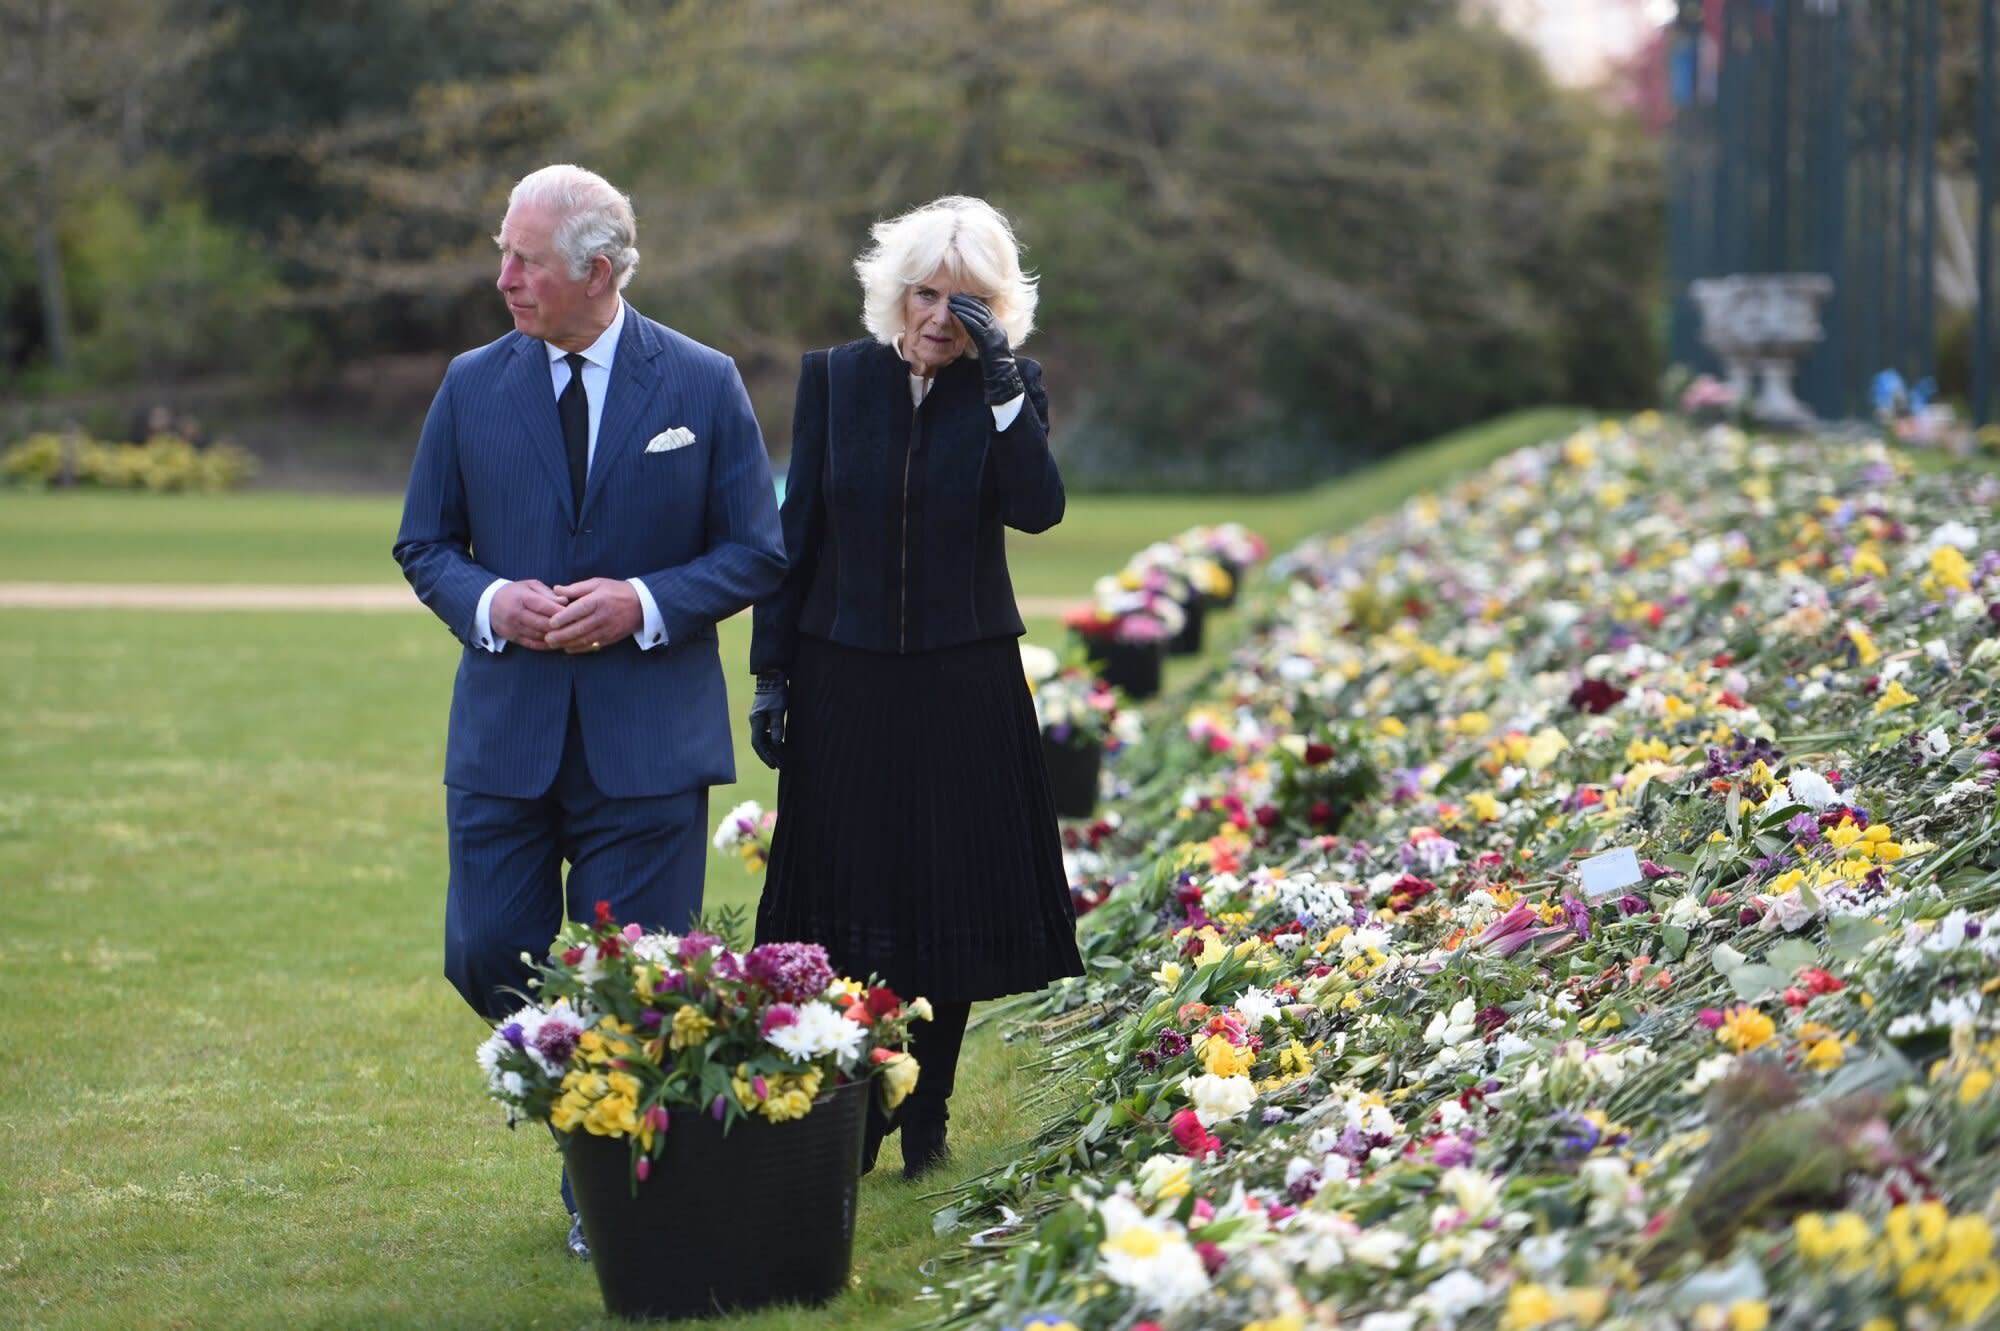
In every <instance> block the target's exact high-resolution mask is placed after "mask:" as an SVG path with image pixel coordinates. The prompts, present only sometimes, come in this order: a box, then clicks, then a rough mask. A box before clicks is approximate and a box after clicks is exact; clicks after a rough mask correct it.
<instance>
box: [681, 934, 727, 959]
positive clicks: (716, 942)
mask: <svg viewBox="0 0 2000 1331" xmlns="http://www.w3.org/2000/svg"><path fill="white" fill-rule="evenodd" d="M721 946H722V940H721V939H720V938H717V937H716V936H715V935H714V934H705V933H703V932H702V931H701V930H699V929H696V930H694V931H693V932H691V933H689V934H688V936H687V937H685V938H683V939H681V965H683V966H691V965H693V964H694V963H695V961H696V959H697V958H700V957H702V956H705V955H707V954H708V953H710V952H713V951H715V949H717V948H719V947H721Z"/></svg>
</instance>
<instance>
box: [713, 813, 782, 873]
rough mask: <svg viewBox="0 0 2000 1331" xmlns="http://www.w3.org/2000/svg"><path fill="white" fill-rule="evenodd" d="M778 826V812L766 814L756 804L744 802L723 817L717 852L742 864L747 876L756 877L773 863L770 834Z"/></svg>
mask: <svg viewBox="0 0 2000 1331" xmlns="http://www.w3.org/2000/svg"><path fill="white" fill-rule="evenodd" d="M777 825H778V811H777V810H776V809H773V810H771V811H770V812H769V813H766V812H764V806H763V805H761V804H759V803H758V802H757V801H756V800H744V801H743V802H742V803H741V804H739V805H737V806H736V807H735V808H733V809H731V810H730V811H729V812H728V813H725V814H723V815H722V821H721V822H720V823H717V824H716V826H715V841H714V845H715V848H716V849H717V850H719V851H721V852H722V853H723V854H725V855H736V856H739V857H740V858H741V859H742V860H743V869H744V872H746V873H757V872H759V871H761V870H762V869H763V867H764V866H765V865H766V864H768V863H769V862H770V860H771V833H772V832H773V830H775V829H776V827H777Z"/></svg>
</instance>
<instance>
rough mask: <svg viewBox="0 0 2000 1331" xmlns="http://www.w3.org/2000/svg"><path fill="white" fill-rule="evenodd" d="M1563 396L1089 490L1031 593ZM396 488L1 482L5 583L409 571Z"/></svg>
mask: <svg viewBox="0 0 2000 1331" xmlns="http://www.w3.org/2000/svg"><path fill="white" fill-rule="evenodd" d="M1576 417H1577V413H1576V412H1574V411H1570V410H1565V409H1562V408H1544V409H1541V410H1536V411H1524V412H1517V413H1515V414H1514V415H1511V416H1505V417H1502V418H1501V419H1499V420H1497V421H1493V422H1490V423H1488V424H1485V425H1480V426H1475V427H1473V428H1471V429H1469V430H1462V431H1460V432H1458V433H1456V434H1453V435H1448V436H1446V437H1445V438H1443V439H1440V440H1437V441H1435V442H1434V443H1431V444H1429V445H1426V446H1424V447H1421V448H1415V449H1411V450H1408V451H1407V452H1404V453H1401V454H1398V455H1397V456H1396V457H1395V458H1392V459H1391V460H1390V461H1388V462H1386V463H1383V464H1381V465H1380V466H1376V467H1371V468H1369V469H1367V470H1365V471H1361V472H1357V473H1355V474H1354V475H1352V476H1349V477H1345V478H1343V479H1341V480H1338V481H1334V482H1332V483H1330V484H1328V485H1324V486H1321V487H1319V488H1317V489H1314V490H1308V491H1305V492H1303V493H1299V494H1284V495H1251V496H1234V495H1232V496H1226V497H1220V498H1218V497H1216V496H1212V495H1168V496H1153V495H1145V496H1130V497H1121V496H1100V495H1080V496H1077V497H1076V498H1074V499H1072V500H1071V501H1070V505H1069V512H1068V515H1067V516H1066V517H1065V518H1064V520H1063V522H1062V525H1060V526H1058V527H1057V528H1055V530H1053V531H1051V532H1048V533H1045V534H1043V535H1041V536H1032V537H1024V536H1018V535H1017V536H1013V537H1012V538H1011V543H1010V546H1009V552H1008V553H1009V559H1010V561H1011V563H1012V567H1013V572H1014V584H1015V587H1016V589H1017V590H1018V591H1019V592H1020V593H1021V594H1022V595H1024V596H1078V595H1081V594H1084V593H1086V592H1087V591H1088V590H1089V586H1090V580H1091V579H1092V578H1095V577H1096V576H1097V575H1099V574H1100V573H1107V572H1109V571H1111V570H1112V569H1114V568H1116V567H1117V566H1118V565H1119V564H1121V563H1123V562H1124V560H1125V558H1126V556H1127V555H1129V554H1131V553H1132V552H1133V551H1134V550H1136V549H1138V548H1139V547H1140V546H1142V545H1144V544H1146V543H1147V542H1149V541H1155V540H1158V539H1160V538H1161V537H1165V536H1171V535H1173V534H1174V533H1175V532H1178V531H1181V530H1183V529H1185V528H1187V527H1190V526H1193V525H1194V524H1196V523H1200V522H1223V521H1228V520H1232V519H1233V520H1235V521H1239V522H1243V523H1246V524H1248V525H1249V526H1251V527H1252V528H1254V529H1256V530H1257V531H1259V532H1262V533H1263V534H1264V536H1265V537H1266V538H1267V539H1269V540H1270V542H1271V544H1272V546H1273V548H1274V549H1284V548H1285V547H1286V546H1288V545H1291V544H1293V543H1294V542H1296V541H1298V540H1299V539H1300V538H1302V537H1304V536H1306V535H1308V534H1309V533H1311V532H1315V531H1324V530H1327V529H1330V528H1336V527H1342V526H1346V525H1347V524H1349V523H1351V522H1354V521H1357V520H1358V519H1360V518H1363V517H1366V516H1368V515H1369V514H1371V513H1377V512H1380V511H1382V509H1384V508H1386V507H1390V506H1393V505H1394V504H1396V503H1399V502H1401V500H1402V499H1403V497H1404V496H1406V495H1408V494H1410V493H1411V492H1412V491H1413V490H1415V489H1418V488H1421V487H1422V486H1424V485H1426V484H1429V483H1430V482H1431V481H1432V480H1433V479H1434V478H1435V477H1437V476H1438V475H1440V474H1443V473H1445V472H1449V471H1453V470H1457V469H1460V468H1465V467H1472V466H1477V465H1479V464H1481V463H1483V462H1485V461H1487V460H1489V459H1491V458H1493V457H1495V456H1497V455H1498V454H1500V453H1504V452H1506V451H1508V450H1510V449H1512V448H1515V447H1518V446H1520V445H1522V444H1527V443H1534V442H1536V441H1538V440H1541V439H1546V438H1549V437H1550V436H1552V435H1555V434H1559V433H1561V432H1562V431H1563V430H1565V429H1567V428H1569V427H1570V426H1571V425H1572V424H1573V423H1574V422H1575V420H1576ZM401 511H402V510H401V504H400V501H398V500H395V499H389V498H383V497H380V496H373V497H355V496H314V495H298V494H272V493H264V492H255V493H250V494H240V495H164V496H163V495H145V494H123V493H101V492H91V491H81V492H75V493H49V492H41V491H25V490H11V489H0V582H42V581H50V582H304V583H355V582H360V583H366V582H376V583H396V582H400V581H401V574H400V573H399V572H398V571H397V569H396V566H395V564H394V562H393V561H391V559H390V558H389V547H390V545H391V544H392V543H393V542H394V540H395V536H396V523H397V520H398V518H399V516H400V514H401Z"/></svg>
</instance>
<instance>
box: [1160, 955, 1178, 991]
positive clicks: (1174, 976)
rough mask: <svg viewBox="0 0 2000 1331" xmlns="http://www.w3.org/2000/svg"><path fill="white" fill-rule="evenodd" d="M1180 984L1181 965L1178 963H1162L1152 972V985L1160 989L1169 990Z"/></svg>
mask: <svg viewBox="0 0 2000 1331" xmlns="http://www.w3.org/2000/svg"><path fill="white" fill-rule="evenodd" d="M1180 982H1181V964H1180V963H1179V962H1178V961H1169V962H1164V963H1162V964H1161V966H1160V968H1159V969H1158V970H1156V971H1154V972H1153V983H1154V984H1157V985H1159V986H1160V988H1162V989H1171V988H1173V987H1174V986H1175V985H1177V984H1179V983H1180Z"/></svg>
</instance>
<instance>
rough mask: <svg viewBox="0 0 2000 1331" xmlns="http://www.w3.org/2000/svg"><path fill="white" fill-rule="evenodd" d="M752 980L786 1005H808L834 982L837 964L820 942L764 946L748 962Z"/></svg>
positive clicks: (746, 961)
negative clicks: (828, 955) (834, 971)
mask: <svg viewBox="0 0 2000 1331" xmlns="http://www.w3.org/2000/svg"><path fill="white" fill-rule="evenodd" d="M745 963H746V964H745V967H744V969H745V972H746V974H748V975H749V977H750V979H751V980H753V981H755V982H756V983H758V984H761V985H763V986H764V987H765V988H766V989H769V990H770V991H771V993H772V995H773V996H774V997H776V998H777V999H779V1000H780V1001H782V1002H786V1003H806V1002H810V1001H812V1000H813V999H815V998H818V997H819V996H820V995H821V994H823V993H825V992H826V989H827V986H828V985H830V984H832V983H833V979H834V976H833V965H832V963H831V962H829V961H828V960H827V959H826V949H825V948H823V947H821V946H820V945H819V944H818V943H763V944H760V945H758V946H757V947H753V948H751V949H750V955H749V956H748V957H747V958H746V959H745Z"/></svg>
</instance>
